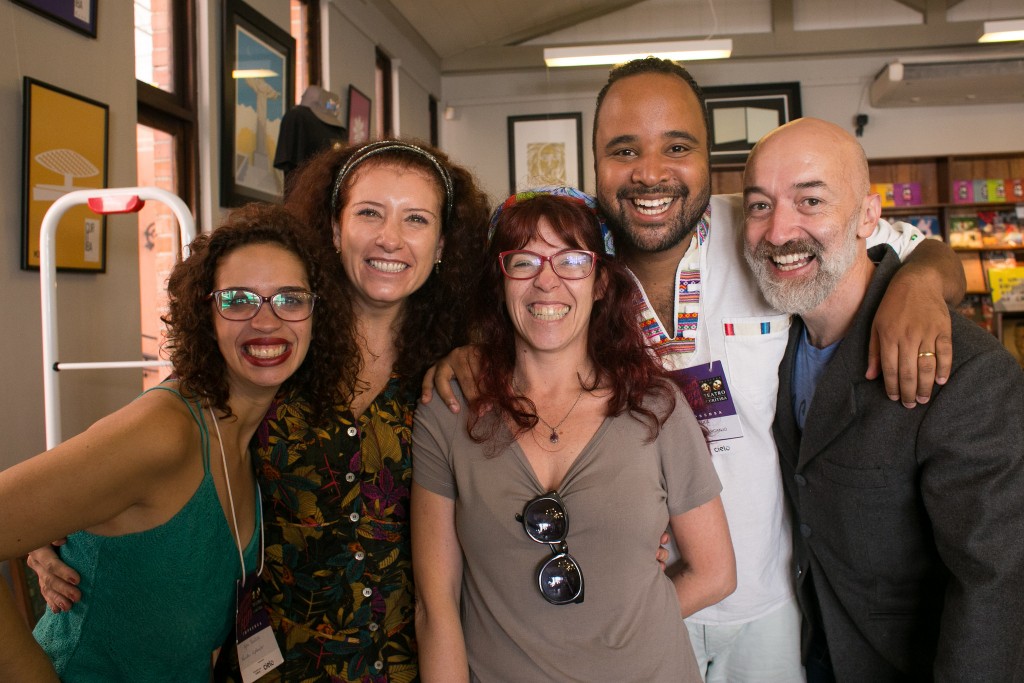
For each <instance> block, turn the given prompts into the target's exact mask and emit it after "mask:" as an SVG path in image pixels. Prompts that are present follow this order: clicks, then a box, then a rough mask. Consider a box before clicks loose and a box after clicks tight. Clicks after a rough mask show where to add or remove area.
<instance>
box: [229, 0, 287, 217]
mask: <svg viewBox="0 0 1024 683" xmlns="http://www.w3.org/2000/svg"><path fill="white" fill-rule="evenodd" d="M223 50H224V51H223V56H222V66H223V69H222V86H223V87H222V89H221V90H222V93H221V94H222V103H221V129H220V141H221V165H220V180H221V190H220V193H221V204H222V205H224V206H241V205H242V204H246V203H248V202H251V201H264V202H278V201H281V198H282V196H283V195H284V173H282V172H281V171H280V170H278V169H276V168H274V155H275V153H276V152H277V141H278V140H279V139H280V136H281V121H282V120H283V119H284V115H285V113H286V112H287V111H288V110H289V109H290V108H291V106H292V104H293V103H294V102H295V75H294V72H295V66H294V64H295V39H294V38H292V37H291V36H290V35H289V34H288V32H287V31H285V30H284V29H282V28H280V27H278V26H277V25H276V24H274V23H273V22H272V21H270V20H269V19H267V18H266V17H264V16H263V15H262V14H260V13H259V12H257V11H256V10H254V9H253V8H252V7H249V6H248V5H246V4H245V3H244V2H241V0H226V2H225V3H224V34H223Z"/></svg>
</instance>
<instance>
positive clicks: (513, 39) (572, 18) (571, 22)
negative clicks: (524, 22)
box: [494, 0, 644, 45]
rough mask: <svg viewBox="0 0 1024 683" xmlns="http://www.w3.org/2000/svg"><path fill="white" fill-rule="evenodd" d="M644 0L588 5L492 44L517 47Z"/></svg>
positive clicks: (507, 35) (612, 1)
mask: <svg viewBox="0 0 1024 683" xmlns="http://www.w3.org/2000/svg"><path fill="white" fill-rule="evenodd" d="M641 2H644V0H603V1H602V2H599V3H597V4H588V5H587V6H586V8H585V9H583V10H581V11H579V12H573V13H571V14H566V15H564V16H560V17H558V18H557V19H553V20H548V21H545V22H544V23H543V24H542V25H538V26H530V27H529V28H525V29H523V30H521V31H516V32H515V33H509V34H506V35H504V36H502V37H501V38H498V39H497V40H495V41H494V42H496V43H501V44H502V45H519V44H521V43H524V42H526V41H528V40H533V39H534V38H540V37H542V36H546V35H548V34H550V33H554V32H556V31H561V30H562V29H566V28H569V27H571V26H576V25H577V24H582V23H583V22H585V21H590V20H591V19H597V18H599V17H603V16H605V15H606V14H613V13H615V12H619V11H621V10H624V9H628V8H630V7H632V6H633V5H639V4H640V3H641Z"/></svg>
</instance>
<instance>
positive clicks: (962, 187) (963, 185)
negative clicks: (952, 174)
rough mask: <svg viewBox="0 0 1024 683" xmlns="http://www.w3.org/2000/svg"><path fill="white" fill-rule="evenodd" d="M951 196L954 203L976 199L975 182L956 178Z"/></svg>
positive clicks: (967, 202)
mask: <svg viewBox="0 0 1024 683" xmlns="http://www.w3.org/2000/svg"><path fill="white" fill-rule="evenodd" d="M950 196H951V197H953V203H954V204H970V203H971V202H973V201H974V184H973V183H972V182H971V181H970V180H954V181H953V191H952V192H950Z"/></svg>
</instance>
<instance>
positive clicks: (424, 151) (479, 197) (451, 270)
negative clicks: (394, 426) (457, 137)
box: [287, 139, 489, 391]
mask: <svg viewBox="0 0 1024 683" xmlns="http://www.w3.org/2000/svg"><path fill="white" fill-rule="evenodd" d="M371 151H372V152H373V154H372V155H371V154H369V153H368V152H371ZM359 157H365V160H358V159H359ZM350 162H352V163H350ZM435 162H436V165H435ZM346 165H348V166H349V170H350V171H351V172H349V173H347V174H346V175H344V176H343V177H342V182H341V184H340V186H339V192H338V194H337V196H334V187H335V184H336V182H337V181H338V177H339V174H340V172H341V171H342V169H344V168H345V166H346ZM371 166H394V167H397V168H400V169H407V168H415V169H418V170H422V171H423V172H424V173H426V174H427V175H428V176H429V177H431V178H433V179H434V180H435V181H436V182H437V183H438V188H439V190H440V192H441V195H442V197H444V198H445V200H446V204H447V207H446V208H447V209H448V210H447V211H445V212H444V213H445V214H447V215H446V217H445V219H444V220H442V225H441V234H442V236H443V237H444V256H443V258H442V262H441V264H440V265H439V266H438V269H437V272H434V273H431V275H430V277H429V278H427V281H426V283H425V284H424V285H423V286H422V287H420V288H419V289H418V290H417V291H415V292H413V293H412V294H411V295H410V296H409V298H408V299H407V300H406V302H405V307H404V310H403V312H402V320H401V323H400V327H399V331H398V334H397V335H396V338H395V346H396V349H397V358H398V360H397V362H396V363H395V367H394V370H395V371H396V372H397V373H398V374H399V376H401V377H402V379H403V381H404V382H405V383H406V384H407V386H408V384H409V383H418V378H419V376H420V375H421V374H422V373H423V372H424V371H425V370H426V369H427V368H428V367H430V366H431V365H433V364H434V363H435V362H437V360H439V359H440V358H442V357H443V356H444V355H445V354H447V353H448V352H449V351H450V350H451V349H452V348H453V347H454V346H457V345H461V344H464V343H466V341H467V328H466V325H465V320H466V311H467V303H468V299H469V297H468V296H467V293H468V292H469V291H471V290H470V289H469V284H470V283H471V282H473V281H474V280H475V279H476V277H477V276H478V274H479V268H480V262H481V261H480V259H481V255H482V253H483V246H484V240H485V236H486V231H487V218H488V214H489V207H488V201H487V197H486V195H485V194H484V193H483V192H482V191H481V190H480V189H479V188H478V187H477V184H476V180H475V179H474V178H473V175H472V174H471V173H470V172H469V171H467V170H466V169H465V168H463V167H461V166H459V165H457V164H455V163H453V162H452V161H451V159H449V158H448V155H446V154H445V153H444V152H441V151H440V150H438V149H436V148H434V147H431V146H429V145H426V144H423V143H422V142H419V141H417V140H411V139H404V140H391V141H379V142H372V143H366V144H363V145H356V146H352V147H336V148H333V149H328V150H326V151H324V152H322V153H320V154H318V155H317V156H315V157H313V158H312V159H310V160H309V161H308V162H307V163H306V164H305V165H303V166H302V167H301V168H300V169H298V170H296V171H295V175H296V177H295V181H294V185H293V186H292V190H291V194H289V195H288V199H287V205H288V207H289V208H290V209H291V210H292V211H293V212H294V213H295V215H297V216H299V218H300V219H301V220H302V221H303V222H304V223H305V224H306V225H307V226H308V227H309V228H311V229H312V230H313V231H314V232H315V233H316V234H317V239H318V240H319V244H320V248H321V249H322V250H323V251H325V252H327V253H333V252H334V241H333V237H334V224H335V222H336V221H337V220H338V218H339V215H340V213H341V211H342V210H343V209H344V206H345V204H346V202H347V200H348V191H349V188H350V187H351V185H352V182H353V180H354V178H356V177H358V173H359V171H360V170H361V169H364V168H368V167H371ZM439 167H440V169H442V170H443V171H445V172H446V173H447V175H448V176H449V178H450V180H451V195H450V196H446V195H447V192H446V187H445V185H446V182H445V180H444V179H443V175H442V174H441V173H439ZM382 189H385V188H382ZM332 207H337V209H338V210H333V209H332ZM335 262H336V265H337V268H336V272H337V278H338V280H339V281H340V282H341V283H342V286H343V288H345V289H346V290H347V289H349V288H351V287H353V285H352V283H351V281H350V280H349V278H348V276H347V275H346V274H345V272H344V270H343V268H342V267H341V263H340V260H339V259H336V260H335ZM348 334H349V335H352V336H353V337H354V329H351V330H349V331H348ZM357 362H358V359H357ZM345 381H346V382H348V384H346V385H345V389H348V390H349V391H351V388H352V387H354V386H355V378H346V379H345Z"/></svg>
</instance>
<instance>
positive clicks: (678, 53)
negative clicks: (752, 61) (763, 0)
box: [544, 39, 732, 66]
mask: <svg viewBox="0 0 1024 683" xmlns="http://www.w3.org/2000/svg"><path fill="white" fill-rule="evenodd" d="M731 54H732V40H731V39H723V40H676V41H671V42H664V43H621V44H619V45H585V46H580V47H546V48H544V63H545V64H547V65H548V66H594V65H598V64H621V63H622V62H628V61H630V60H633V59H642V58H644V57H648V56H654V57H660V58H661V59H671V60H674V61H677V62H689V61H693V60H696V59H725V58H727V57H728V56H729V55H731Z"/></svg>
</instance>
